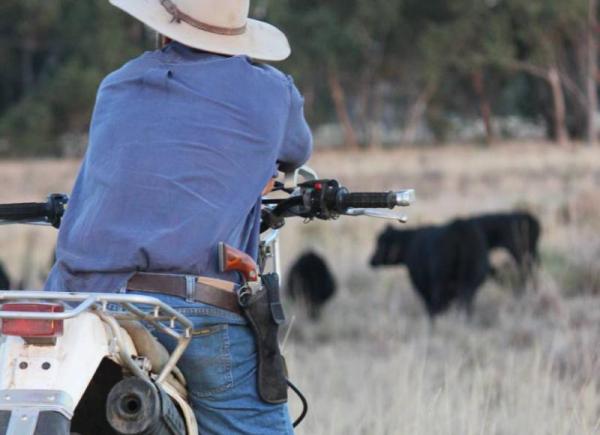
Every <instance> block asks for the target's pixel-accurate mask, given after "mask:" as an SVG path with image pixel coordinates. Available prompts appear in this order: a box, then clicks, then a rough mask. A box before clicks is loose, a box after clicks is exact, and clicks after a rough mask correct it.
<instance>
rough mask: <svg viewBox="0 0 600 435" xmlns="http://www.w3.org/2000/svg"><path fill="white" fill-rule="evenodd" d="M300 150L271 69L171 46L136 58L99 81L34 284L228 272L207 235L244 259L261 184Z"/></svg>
mask: <svg viewBox="0 0 600 435" xmlns="http://www.w3.org/2000/svg"><path fill="white" fill-rule="evenodd" d="M310 151H311V137H310V132H309V130H308V127H307V125H306V123H305V122H304V118H303V116H302V99H301V97H300V96H299V94H298V92H297V90H296V89H295V87H294V86H293V84H292V83H291V81H290V80H289V79H288V78H287V77H286V76H284V75H283V74H281V73H280V72H278V71H277V70H275V69H274V68H271V67H267V66H263V65H254V64H252V63H251V61H250V60H249V59H248V58H247V57H245V56H235V57H225V56H219V55H214V54H209V53H205V52H199V51H196V50H193V49H190V48H188V47H185V46H183V45H181V44H178V43H172V44H170V45H169V46H167V47H166V48H165V49H163V50H161V51H155V52H150V53H146V54H144V55H143V56H141V57H140V58H137V59H135V60H133V61H131V62H130V63H128V64H126V65H125V66H124V67H123V68H121V69H120V70H118V71H116V72H114V73H112V74H111V75H109V76H108V77H107V78H106V79H105V80H104V81H103V83H102V85H101V87H100V90H99V92H98V98H97V102H96V108H95V110H94V116H93V119H92V126H91V129H90V145H89V148H88V151H87V154H86V158H85V161H84V163H83V166H82V169H81V172H80V174H79V177H78V180H77V183H76V185H75V188H74V190H73V193H72V196H71V202H70V204H69V208H68V211H67V214H66V216H65V219H64V221H63V224H62V228H61V232H60V235H59V243H58V249H57V264H56V266H55V267H54V268H53V270H52V272H51V275H50V278H49V279H48V282H47V284H46V288H47V289H52V290H71V291H72V290H79V291H117V290H119V288H120V287H121V286H123V285H125V282H126V280H127V279H128V278H129V277H130V275H131V274H132V273H133V272H135V271H140V270H141V271H152V272H170V273H186V274H194V275H205V276H206V275H208V276H215V277H220V278H225V279H230V280H235V279H236V277H234V276H223V275H220V274H219V273H218V271H217V261H216V246H217V243H218V242H220V241H224V242H226V243H228V244H230V245H232V246H235V247H237V248H239V249H242V250H244V251H246V252H248V253H249V254H251V255H252V256H256V250H257V246H258V223H259V218H260V202H259V197H260V192H261V190H262V188H263V187H264V186H265V184H266V183H267V181H268V180H269V178H270V177H272V176H273V175H274V173H275V172H276V170H277V162H278V161H279V162H280V163H281V164H285V165H284V166H285V168H286V169H289V168H291V167H295V166H298V165H300V164H302V163H303V162H304V161H305V160H306V159H307V158H308V156H309V154H310Z"/></svg>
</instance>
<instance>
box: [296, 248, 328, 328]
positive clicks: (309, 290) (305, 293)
mask: <svg viewBox="0 0 600 435" xmlns="http://www.w3.org/2000/svg"><path fill="white" fill-rule="evenodd" d="M286 290H287V293H288V294H289V296H290V299H292V300H300V301H302V302H303V303H304V304H305V306H306V309H307V311H308V315H309V317H310V318H311V319H313V320H317V319H318V318H319V315H320V313H321V308H322V307H323V305H324V304H325V302H327V301H328V300H329V299H331V297H332V296H333V295H334V294H335V291H336V283H335V279H334V278H333V275H332V274H331V272H330V271H329V268H328V267H327V264H326V263H325V261H324V260H323V259H322V258H321V257H320V256H318V255H317V254H315V253H314V252H306V253H304V254H303V255H301V256H300V258H298V260H296V262H295V263H294V264H293V265H292V267H291V268H290V270H289V271H288V276H287V281H286Z"/></svg>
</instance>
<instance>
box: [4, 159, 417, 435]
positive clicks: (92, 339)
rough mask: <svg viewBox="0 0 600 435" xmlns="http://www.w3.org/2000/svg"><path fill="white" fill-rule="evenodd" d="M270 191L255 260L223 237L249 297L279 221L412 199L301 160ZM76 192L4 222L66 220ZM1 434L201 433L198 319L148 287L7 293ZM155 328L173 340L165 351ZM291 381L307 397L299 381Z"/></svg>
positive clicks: (271, 265) (270, 258) (25, 207)
mask: <svg viewBox="0 0 600 435" xmlns="http://www.w3.org/2000/svg"><path fill="white" fill-rule="evenodd" d="M273 191H274V192H278V193H276V194H275V195H270V196H268V197H265V198H263V201H262V202H263V209H262V221H261V243H260V250H259V258H258V264H256V263H255V262H254V260H253V259H252V258H250V257H249V256H248V255H246V254H245V253H243V252H240V251H238V250H236V249H234V248H232V247H230V246H227V245H226V244H223V243H222V244H220V245H219V264H220V269H221V271H223V272H226V271H236V272H238V273H239V274H240V276H241V278H242V281H243V285H242V286H241V288H240V290H239V292H238V299H239V303H240V305H241V306H244V304H246V303H247V301H248V299H249V298H252V297H253V295H256V294H257V293H260V292H261V291H263V290H264V285H263V284H262V280H261V279H260V278H261V276H265V275H266V274H267V270H269V271H270V273H271V274H274V275H275V276H279V275H280V274H281V270H280V258H279V254H280V246H279V232H280V230H281V228H282V227H283V225H284V224H285V220H286V219H288V218H290V217H300V218H303V219H305V220H307V221H310V220H313V219H321V220H331V219H337V218H338V217H339V216H341V215H347V216H371V217H378V218H384V219H393V220H397V221H400V222H406V216H405V215H403V214H399V213H397V212H395V211H393V210H392V209H394V208H395V207H397V206H408V205H410V204H411V203H412V202H413V200H414V191H412V190H402V191H398V192H378V193H351V192H349V191H348V190H347V189H346V188H344V187H342V186H341V185H340V184H339V183H338V182H337V181H336V180H328V179H319V178H318V176H317V175H316V173H315V172H314V171H312V170H311V169H310V168H308V167H306V166H304V167H302V168H300V169H299V170H297V171H296V172H295V174H294V178H293V183H292V186H291V187H286V186H285V185H284V184H283V183H281V182H277V183H275V187H274V189H273ZM67 203H68V197H67V196H66V195H63V194H52V195H50V196H49V197H48V199H47V201H46V202H44V203H21V204H3V205H0V224H14V223H20V224H37V225H49V226H53V227H55V228H59V227H60V223H61V218H62V216H63V213H64V211H65V209H66V206H67ZM0 303H1V305H0V321H1V327H0V434H3V435H49V434H52V435H61V434H64V435H68V434H71V435H96V434H102V435H107V434H119V435H121V434H122V435H124V434H139V435H142V434H144V435H197V434H198V427H197V423H196V420H195V417H194V413H193V411H192V408H191V406H190V405H189V403H188V401H187V392H186V381H185V378H184V376H183V375H182V373H181V372H180V371H179V370H178V368H177V362H178V360H179V358H180V357H181V355H182V354H183V353H184V352H185V349H186V347H187V345H188V344H189V342H190V340H191V337H192V323H191V321H190V320H189V319H187V318H186V317H185V316H184V315H182V314H180V313H179V312H177V311H176V310H174V309H173V308H172V307H170V306H169V305H167V304H165V303H164V302H162V301H160V300H158V299H156V298H154V297H150V296H145V295H136V294H121V293H78V292H73V293H67V292H43V291H1V292H0ZM150 329H154V330H156V331H160V332H162V333H165V334H168V335H169V336H171V337H173V338H174V339H175V340H176V341H177V345H176V347H175V348H174V350H173V351H172V352H171V353H170V354H169V353H168V352H167V351H166V350H165V348H164V347H162V345H160V344H159V343H158V341H157V340H155V339H154V337H153V336H152V334H151V332H150ZM288 385H289V386H290V387H291V388H292V390H293V391H295V392H296V393H297V394H298V395H299V396H300V398H301V400H302V402H303V404H304V410H303V412H302V415H301V416H300V417H299V418H298V419H297V420H296V421H295V422H294V425H297V424H298V423H299V422H300V421H301V420H302V418H303V417H304V415H306V410H307V404H306V401H305V399H304V398H303V396H302V395H301V393H300V391H299V390H298V389H297V388H296V387H295V386H294V385H293V384H292V383H291V382H289V381H288Z"/></svg>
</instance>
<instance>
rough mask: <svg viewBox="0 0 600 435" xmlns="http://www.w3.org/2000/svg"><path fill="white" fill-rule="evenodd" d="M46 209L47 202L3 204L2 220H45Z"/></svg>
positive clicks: (1, 209) (0, 217) (0, 216)
mask: <svg viewBox="0 0 600 435" xmlns="http://www.w3.org/2000/svg"><path fill="white" fill-rule="evenodd" d="M46 207H47V204H46V203H45V202H41V203H38V202H25V203H18V204H2V205H0V219H1V220H7V221H22V220H31V219H43V218H44V217H45V216H46V211H47V209H46Z"/></svg>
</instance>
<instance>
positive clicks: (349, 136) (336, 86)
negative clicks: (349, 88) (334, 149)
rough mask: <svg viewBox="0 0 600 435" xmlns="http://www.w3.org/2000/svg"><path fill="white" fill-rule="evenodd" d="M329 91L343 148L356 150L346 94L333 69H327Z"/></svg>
mask: <svg viewBox="0 0 600 435" xmlns="http://www.w3.org/2000/svg"><path fill="white" fill-rule="evenodd" d="M327 79H328V82H329V91H330V92H331V99H332V100H333V104H334V106H335V111H336V114H337V118H338V121H339V123H340V124H341V126H342V130H343V132H344V142H345V146H346V147H348V148H353V149H357V148H358V140H357V139H356V132H355V131H354V127H353V126H352V121H351V120H350V115H349V113H348V108H347V107H346V94H345V92H344V89H343V88H342V85H341V84H340V80H339V77H338V75H337V71H336V70H335V69H334V68H329V72H328V77H327Z"/></svg>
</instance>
